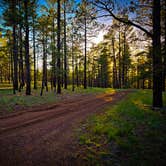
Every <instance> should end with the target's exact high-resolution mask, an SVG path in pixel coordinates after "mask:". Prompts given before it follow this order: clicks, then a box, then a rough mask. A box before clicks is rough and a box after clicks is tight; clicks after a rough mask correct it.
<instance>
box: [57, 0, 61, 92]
mask: <svg viewBox="0 0 166 166" xmlns="http://www.w3.org/2000/svg"><path fill="white" fill-rule="evenodd" d="M57 3H58V6H57V50H58V55H57V70H58V71H57V84H58V85H57V93H58V94H60V93H61V60H60V54H61V52H60V49H61V45H60V40H61V37H60V35H61V34H60V33H61V25H60V20H61V13H60V8H61V5H60V0H58V1H57Z"/></svg>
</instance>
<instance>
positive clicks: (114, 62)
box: [112, 37, 118, 88]
mask: <svg viewBox="0 0 166 166" xmlns="http://www.w3.org/2000/svg"><path fill="white" fill-rule="evenodd" d="M112 51H113V88H118V76H117V68H116V57H115V46H114V38H113V37H112Z"/></svg>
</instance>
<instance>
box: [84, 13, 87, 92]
mask: <svg viewBox="0 0 166 166" xmlns="http://www.w3.org/2000/svg"><path fill="white" fill-rule="evenodd" d="M84 19H85V27H84V28H85V32H84V33H85V34H84V38H85V39H84V40H85V41H84V44H85V50H84V52H85V56H84V89H86V88H87V79H86V56H87V55H86V54H87V52H86V49H87V29H86V28H87V27H86V14H85V18H84Z"/></svg>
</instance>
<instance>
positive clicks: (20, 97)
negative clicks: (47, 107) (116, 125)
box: [0, 86, 115, 111]
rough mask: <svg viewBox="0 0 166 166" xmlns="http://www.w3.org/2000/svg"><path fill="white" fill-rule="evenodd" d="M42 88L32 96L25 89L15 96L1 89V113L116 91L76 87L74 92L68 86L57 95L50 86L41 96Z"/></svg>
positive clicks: (10, 91) (34, 91)
mask: <svg viewBox="0 0 166 166" xmlns="http://www.w3.org/2000/svg"><path fill="white" fill-rule="evenodd" d="M40 91H41V88H38V89H37V90H34V89H33V88H32V92H31V95H30V96H26V95H25V89H23V90H22V91H21V92H17V93H16V94H15V95H13V90H12V89H8V88H7V89H4V88H3V89H0V111H4V110H5V111H6V110H7V111H12V110H14V108H15V107H18V106H22V107H30V106H33V105H40V104H45V103H47V104H49V103H55V102H58V101H59V100H61V99H62V98H64V97H65V96H67V95H79V94H100V93H110V92H113V91H115V90H113V89H111V88H87V89H84V88H83V87H76V88H75V91H74V92H72V87H71V86H68V89H67V90H65V89H63V88H62V94H61V95H57V94H56V93H55V92H54V91H52V90H51V88H50V86H49V91H48V92H46V90H45V89H44V90H43V95H42V96H40Z"/></svg>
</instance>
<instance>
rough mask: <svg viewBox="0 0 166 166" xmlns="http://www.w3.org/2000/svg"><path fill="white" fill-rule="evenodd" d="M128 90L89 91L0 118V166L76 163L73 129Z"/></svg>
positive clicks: (124, 94) (40, 165) (49, 165)
mask: <svg viewBox="0 0 166 166" xmlns="http://www.w3.org/2000/svg"><path fill="white" fill-rule="evenodd" d="M128 92H129V91H123V92H117V93H114V94H103V95H98V96H96V95H90V94H89V95H84V96H79V97H76V98H72V99H70V100H69V99H68V100H66V101H63V102H60V103H58V104H53V105H50V106H47V105H46V106H43V107H42V108H41V107H35V108H33V109H31V110H27V111H23V112H22V113H18V114H12V115H9V116H5V117H0V165H1V166H7V165H10V166H15V165H16V166H19V165H20V166H25V165H26V166H31V165H35V166H42V165H43V166H44V165H48V166H56V165H58V166H59V165H78V164H80V163H79V161H77V153H76V149H75V145H76V144H77V140H76V139H74V131H73V130H74V129H75V128H78V126H79V123H80V122H81V121H83V120H85V119H86V118H87V117H88V116H89V115H91V114H93V113H100V112H101V111H102V110H103V108H105V107H106V106H108V105H110V104H115V103H116V102H117V101H119V100H121V99H123V98H124V97H125V96H126V94H127V93H128ZM74 163H75V164H74ZM76 163H77V164H76Z"/></svg>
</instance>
